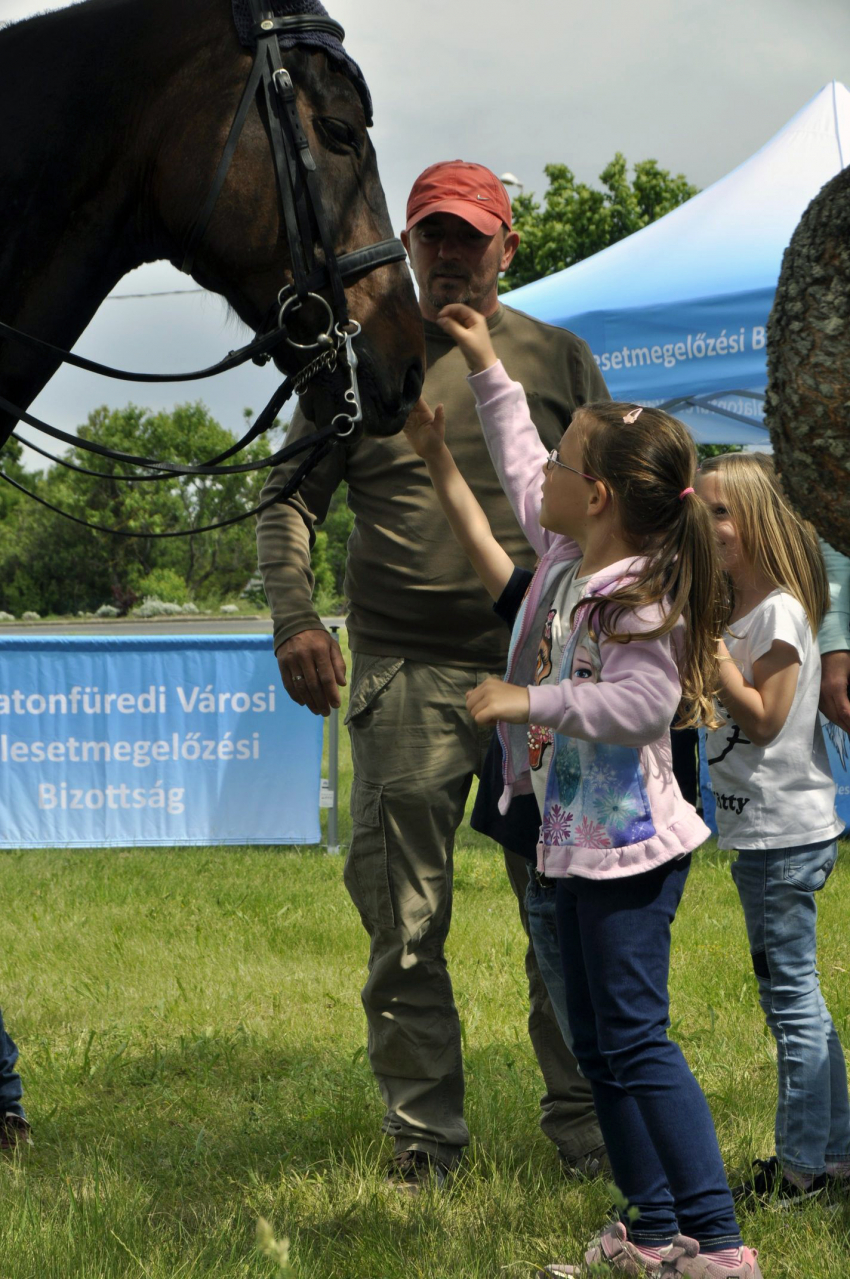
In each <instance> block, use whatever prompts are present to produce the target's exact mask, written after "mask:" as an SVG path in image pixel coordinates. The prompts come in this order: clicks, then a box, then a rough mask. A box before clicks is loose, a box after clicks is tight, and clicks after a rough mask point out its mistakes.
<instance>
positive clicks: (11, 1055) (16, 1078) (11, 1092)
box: [0, 1012, 24, 1119]
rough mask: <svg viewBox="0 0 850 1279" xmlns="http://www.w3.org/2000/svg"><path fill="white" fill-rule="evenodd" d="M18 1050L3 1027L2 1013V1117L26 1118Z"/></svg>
mask: <svg viewBox="0 0 850 1279" xmlns="http://www.w3.org/2000/svg"><path fill="white" fill-rule="evenodd" d="M17 1060H18V1050H17V1048H16V1047H15V1045H14V1043H13V1042H12V1039H11V1037H10V1036H9V1035H8V1033H7V1031H6V1027H5V1026H4V1025H3V1013H2V1012H0V1115H7V1114H13V1115H20V1117H21V1119H23V1118H24V1108H23V1106H22V1105H21V1097H22V1096H23V1094H24V1090H23V1088H22V1087H21V1077H20V1075H19V1074H17V1072H16V1071H15V1063H16V1062H17Z"/></svg>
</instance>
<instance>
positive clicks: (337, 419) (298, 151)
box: [0, 0, 405, 537]
mask: <svg viewBox="0 0 850 1279" xmlns="http://www.w3.org/2000/svg"><path fill="white" fill-rule="evenodd" d="M250 4H251V12H252V17H253V20H254V25H253V29H252V32H251V34H252V36H254V37H255V38H256V41H257V45H256V51H255V54H254V62H253V65H252V68H251V72H250V74H249V76H248V80H247V82H246V84H245V88H244V90H243V93H242V97H241V99H240V102H239V105H238V107H237V108H236V113H235V115H234V117H233V122H232V124H231V126H230V132H229V134H228V137H227V142H226V143H225V146H224V150H223V152H222V155H221V159H220V160H219V163H218V167H217V168H216V171H215V174H214V176H213V180H212V184H211V186H210V189H209V192H208V193H207V196H206V199H205V200H204V203H203V205H202V206H201V209H200V211H199V213H198V216H197V217H196V219H195V221H194V223H193V224H192V226H191V228H190V230H189V232H188V235H187V237H186V241H185V247H184V251H183V261H182V265H181V269H182V270H183V271H185V272H187V273H188V272H191V269H192V264H193V261H194V257H195V254H196V252H197V250H198V247H199V245H200V243H201V241H202V240H203V237H204V235H205V233H206V230H207V227H208V225H209V222H210V218H211V217H212V213H213V210H214V208H215V206H216V203H217V201H218V197H219V195H220V194H221V190H222V187H223V186H224V182H225V179H226V177H227V173H228V170H229V168H230V164H231V161H232V159H233V155H234V152H235V150H236V146H237V144H238V142H239V138H240V136H241V134H242V129H243V127H244V125H245V121H246V119H247V116H248V112H249V110H250V108H251V106H252V104H253V103H254V101H255V99H256V98H257V95H258V93H259V92H260V88H261V87H262V91H263V94H264V97H265V104H266V115H267V120H268V135H269V142H270V146H271V152H272V158H273V161H274V168H275V179H276V183H277V190H278V195H279V197H280V202H281V207H282V209H283V218H284V227H285V230H286V237H287V241H288V245H289V255H290V264H291V269H292V277H293V279H292V283H291V284H287V285H285V286H284V287H283V288H282V289H281V290H280V292H279V293H278V295H277V298H276V300H275V303H274V304H273V306H272V307H271V309H270V311H269V313H268V314H267V316H266V319H265V321H264V323H263V324H262V325H261V327H260V329H259V331H258V332H257V334H256V336H255V337H254V339H253V340H252V341H251V342H249V343H247V344H246V345H245V346H243V347H240V348H239V349H238V350H236V351H231V352H230V353H229V354H228V355H227V356H226V357H225V359H223V360H220V361H219V362H218V363H217V364H213V365H211V366H210V367H209V368H206V369H198V370H195V371H193V372H190V373H182V374H175V373H133V372H128V371H127V370H125V369H115V368H111V367H109V366H108V365H104V364H99V363H97V362H96V361H94V360H87V359H85V358H84V357H82V356H79V355H73V354H72V353H71V352H69V351H64V350H62V349H61V348H60V347H57V346H53V345H52V344H51V343H50V342H45V341H44V340H43V339H41V338H36V337H34V336H32V334H28V333H24V332H22V331H21V330H20V329H16V328H13V327H12V326H11V325H8V324H4V323H2V322H0V334H2V335H3V336H6V337H10V338H13V339H14V340H16V341H18V342H21V343H23V344H24V345H27V346H31V347H34V348H36V349H38V350H42V351H46V352H48V353H49V354H50V355H52V356H54V357H55V358H57V359H58V361H59V362H60V363H64V364H71V365H73V366H74V367H76V368H80V369H86V370H88V371H89V372H93V373H99V374H101V375H103V376H105V377H111V378H116V379H118V380H121V381H132V382H193V381H198V380H199V379H201V378H208V377H213V376H215V375H216V374H217V373H224V372H226V371H228V370H229V369H233V368H237V367H238V366H239V365H241V364H244V363H246V361H248V360H253V361H254V362H255V363H257V364H264V363H265V362H266V361H267V360H269V359H270V358H271V350H272V349H273V348H274V347H275V346H278V345H279V344H280V343H282V342H285V343H286V344H287V345H288V346H289V347H290V348H292V349H294V350H296V351H297V352H299V354H301V355H303V356H304V357H308V358H306V362H305V363H304V364H303V365H302V366H301V368H300V369H299V370H298V371H297V372H296V373H293V374H290V375H289V376H287V377H286V378H285V379H284V380H283V382H282V383H281V385H280V386H279V387H278V388H277V390H276V391H275V392H274V394H273V395H272V397H271V399H270V400H269V403H268V404H267V405H266V407H265V408H264V409H263V411H262V413H260V414H259V415H258V417H257V419H256V421H255V422H254V423H253V424H252V425H251V427H250V428H249V429H248V431H247V432H246V433H245V434H244V435H243V436H242V437H241V439H239V440H237V441H236V442H235V443H234V444H233V445H232V446H231V447H230V448H228V449H226V450H225V451H224V452H222V453H219V454H218V455H217V456H216V457H213V458H209V459H208V460H207V461H205V462H201V463H199V464H197V465H187V464H184V463H177V462H161V461H157V460H156V459H152V458H144V457H135V456H133V455H131V454H127V453H122V452H120V451H117V450H114V449H109V448H106V447H105V446H104V445H101V444H97V443H95V442H94V441H92V440H85V439H82V438H80V437H78V436H75V435H71V434H69V433H68V432H65V431H61V430H59V429H58V428H57V427H52V426H49V425H48V424H47V423H46V422H42V421H40V419H39V418H37V417H34V416H33V415H32V414H31V413H28V412H26V411H25V410H24V409H21V408H19V407H18V406H16V405H14V404H12V403H11V402H10V401H9V400H7V399H6V398H5V397H4V396H2V395H0V409H2V410H3V411H4V412H6V413H9V414H11V415H12V416H14V417H16V418H18V419H19V420H20V421H22V422H25V423H27V425H29V426H31V427H33V428H34V429H35V430H37V431H40V432H42V433H43V434H45V435H48V436H50V437H51V438H53V439H56V440H61V441H63V442H64V443H66V444H70V445H72V446H74V447H76V448H81V449H84V450H87V451H88V452H91V453H96V454H98V455H99V456H101V457H105V458H108V459H110V460H111V461H113V462H120V463H123V464H126V465H129V466H136V467H142V468H144V469H145V470H146V471H147V472H149V473H148V474H144V475H135V474H126V475H115V474H113V473H108V472H100V471H88V470H86V469H85V468H83V467H78V466H75V465H73V463H70V462H67V461H65V460H64V459H63V458H60V457H56V456H54V455H53V454H51V453H48V452H46V451H45V450H44V449H41V448H36V452H38V453H40V454H41V455H42V456H43V457H46V458H48V459H49V460H50V461H52V462H55V463H58V464H59V465H60V466H64V467H67V468H68V469H70V470H75V471H80V472H81V473H83V474H86V475H97V476H102V477H103V478H104V479H111V480H119V481H124V482H126V483H139V482H143V481H157V480H167V479H171V480H173V479H175V478H179V477H186V476H198V477H202V476H224V475H234V474H241V473H244V472H248V471H255V470H260V469H262V468H265V467H271V466H276V465H278V464H279V463H281V462H284V461H288V460H290V459H291V458H293V457H295V456H297V455H298V454H299V453H303V452H306V451H307V450H308V449H310V450H311V451H310V453H309V456H308V457H306V458H305V459H304V460H303V461H302V462H301V464H300V466H299V467H298V469H297V470H296V471H295V472H294V474H293V475H292V476H290V478H289V480H288V481H287V482H286V484H284V485H283V486H282V488H281V489H280V490H279V491H278V492H277V493H275V495H274V496H273V497H271V498H267V499H266V500H265V501H263V502H261V503H260V504H259V505H258V506H256V507H253V508H252V509H251V510H250V511H244V512H242V513H241V514H239V515H236V516H233V517H231V518H230V519H227V520H220V521H218V522H217V523H215V524H209V525H205V526H204V527H203V528H190V529H180V530H178V531H176V532H173V533H135V532H127V531H125V530H123V529H107V528H104V527H103V526H101V525H98V524H91V523H88V522H87V521H85V520H81V519H78V518H77V517H76V516H72V515H70V514H69V513H68V512H67V511H63V510H61V509H60V508H59V507H56V506H54V505H52V504H51V503H50V502H47V501H46V500H45V499H44V498H41V497H39V496H38V495H37V494H35V493H33V492H31V491H30V490H29V489H27V488H25V487H24V486H23V485H21V484H19V483H18V482H17V481H16V480H13V479H12V478H11V477H10V476H8V475H6V474H4V473H3V472H2V471H0V479H2V480H5V481H6V483H7V484H10V485H12V487H13V488H16V489H18V490H19V491H20V492H22V493H25V494H26V495H27V496H28V497H31V498H32V499H33V500H34V501H36V502H39V503H40V504H41V505H42V506H46V507H47V508H48V509H49V510H51V511H54V512H56V513H57V514H59V515H63V516H64V517H65V518H66V519H69V520H73V521H74V523H77V524H83V525H85V527H87V528H93V529H97V530H98V531H99V532H104V533H112V534H116V535H118V536H121V537H186V536H190V535H191V534H193V533H203V532H208V531H209V530H211V529H215V528H224V527H226V526H227V525H230V524H235V523H237V522H238V521H240V520H243V519H248V518H250V517H251V516H252V515H256V514H257V513H258V512H259V511H262V510H265V509H266V507H268V506H271V505H273V504H274V503H276V502H285V501H287V500H288V499H289V498H291V497H292V495H293V494H294V493H295V492H296V491H297V489H298V487H299V485H300V484H301V482H302V480H303V479H304V478H305V476H306V475H308V474H309V473H310V471H311V470H313V468H314V467H315V466H316V465H317V464H318V463H319V462H320V461H321V459H322V458H323V457H325V456H326V454H327V453H328V452H329V451H330V450H331V448H333V446H334V444H336V443H337V441H339V440H341V439H344V438H345V437H346V436H349V435H351V433H352V432H353V430H354V428H355V426H356V425H357V423H358V422H360V421H361V420H362V416H363V415H362V409H361V404H360V391H359V385H358V380H357V356H356V353H355V351H354V346H353V342H354V339H355V338H356V336H357V334H358V333H359V332H360V325H359V324H358V323H357V321H356V320H352V319H351V318H350V317H349V314H348V305H347V301H346V296H345V285H346V284H347V283H351V282H353V281H354V280H356V279H359V278H361V277H362V276H363V275H366V274H367V273H368V272H370V271H373V270H375V268H376V267H380V266H388V265H390V264H391V263H393V262H401V261H403V260H404V258H405V251H404V246H403V245H402V243H401V241H400V240H397V239H389V240H382V241H380V242H379V243H377V244H370V245H367V246H366V247H365V248H362V249H355V250H354V251H353V252H351V253H344V254H342V255H341V256H337V254H336V253H335V251H334V246H333V242H332V240H331V238H330V234H329V232H328V227H327V220H326V218H325V212H324V207H323V204H322V198H321V193H320V191H319V188H318V174H317V170H316V162H315V160H314V159H313V156H312V154H311V152H310V146H309V142H308V140H307V135H306V134H305V132H304V129H303V126H302V124H301V120H300V117H299V114H298V107H297V103H296V97H295V89H294V87H293V84H292V79H291V77H290V75H289V72H288V71H287V69H286V67H284V65H283V61H282V58H281V51H280V45H279V42H278V36H279V35H282V34H292V33H298V32H305V33H306V32H316V31H322V32H327V33H328V34H331V35H333V36H335V37H336V38H338V39H339V40H340V42H341V41H342V40H343V39H344V37H345V32H344V31H343V29H342V27H341V26H340V25H339V23H338V22H334V21H333V19H332V18H328V17H322V16H318V15H312V14H310V15H308V14H297V15H289V16H285V17H275V16H274V15H273V14H271V13H268V12H266V11H265V10H264V9H263V7H262V5H261V3H260V0H250ZM316 241H318V247H319V248H320V249H321V254H322V256H321V257H319V256H317V253H316ZM323 289H325V290H328V291H329V292H330V296H331V300H330V302H328V301H327V300H326V298H325V297H324V296H323V294H322V293H321V292H320V291H319V290H323ZM307 302H311V303H312V304H313V305H314V306H316V307H318V308H320V310H321V312H322V313H323V315H324V322H323V324H322V326H321V327H320V329H319V331H318V333H317V334H316V337H315V339H314V341H312V342H296V341H295V340H294V339H293V338H292V337H290V336H289V334H288V331H287V323H286V322H287V319H290V320H291V319H293V318H294V317H295V315H296V314H297V313H298V312H299V311H300V310H301V308H302V307H303V306H304V305H305V303H307ZM340 361H342V362H343V363H344V366H345V368H346V370H347V373H348V387H347V389H346V390H345V392H344V396H343V399H344V402H345V408H344V409H343V410H342V411H341V412H339V413H337V414H335V415H334V417H333V418H332V420H331V424H330V426H328V427H326V428H324V429H323V430H321V431H318V432H317V433H316V434H315V435H313V436H306V437H303V438H302V439H300V440H296V441H295V442H294V443H292V444H289V445H285V446H284V447H283V448H281V449H279V450H278V451H277V452H276V453H273V454H272V455H271V456H270V457H268V458H263V459H262V460H261V461H258V462H244V463H241V464H237V465H234V466H223V465H222V463H223V462H225V461H226V459H228V458H230V457H232V456H233V455H234V454H235V453H238V452H240V451H241V450H242V449H243V448H245V447H246V446H247V445H248V444H250V443H251V441H252V440H254V439H256V438H257V437H258V436H259V435H261V434H262V433H263V432H264V431H267V430H268V429H269V428H270V427H271V426H272V425H273V424H274V421H275V419H276V417H277V414H278V413H279V411H280V409H281V408H282V406H283V405H284V404H285V403H286V401H287V400H288V399H289V398H290V397H291V396H292V394H293V392H295V393H297V394H299V395H300V394H301V393H302V392H303V391H304V390H306V388H307V386H308V385H309V383H310V382H311V381H312V379H313V378H314V377H315V376H316V375H317V374H318V373H320V372H322V371H327V372H332V371H333V370H334V369H335V368H336V367H337V365H338V364H339V363H340ZM14 438H16V439H20V437H19V436H17V435H15V436H14ZM21 442H22V443H27V441H26V440H23V441H21ZM31 447H32V446H31Z"/></svg>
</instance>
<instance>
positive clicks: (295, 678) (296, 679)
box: [292, 675, 304, 684]
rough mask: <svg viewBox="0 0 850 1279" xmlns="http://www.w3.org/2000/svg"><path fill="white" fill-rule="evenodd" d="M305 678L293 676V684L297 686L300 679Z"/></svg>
mask: <svg viewBox="0 0 850 1279" xmlns="http://www.w3.org/2000/svg"><path fill="white" fill-rule="evenodd" d="M303 678H304V676H303V675H293V676H292V682H293V684H297V683H298V681H299V680H300V679H303Z"/></svg>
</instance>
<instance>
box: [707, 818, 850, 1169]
mask: <svg viewBox="0 0 850 1279" xmlns="http://www.w3.org/2000/svg"><path fill="white" fill-rule="evenodd" d="M836 851H837V850H836V846H835V842H834V841H833V840H829V841H827V842H826V843H820V844H804V845H801V846H799V847H797V848H771V849H768V850H764V849H747V850H741V851H739V852H738V858H737V861H735V862H734V863H733V865H732V878H733V879H734V880H735V885H736V887H737V889H738V895H739V897H740V898H741V905H742V906H743V908H744V918H745V919H746V921H747V936H748V938H749V941H750V952H751V954H752V959H753V968H754V970H755V974H756V977H757V979H758V986H759V1001H760V1003H761V1006H762V1008H763V1009H764V1015H765V1017H766V1019H767V1024H768V1026H769V1027H770V1030H771V1033H772V1034H773V1037H774V1039H775V1040H776V1061H777V1070H778V1076H779V1090H778V1099H777V1106H776V1153H777V1155H778V1156H779V1159H780V1160H781V1162H782V1163H783V1164H784V1165H785V1166H786V1167H788V1168H790V1169H791V1170H792V1171H794V1172H800V1173H813V1174H818V1173H821V1172H823V1170H824V1165H825V1164H827V1163H838V1162H843V1161H845V1160H848V1159H850V1103H849V1102H848V1097H847V1070H846V1067H845V1064H844V1053H843V1051H842V1048H841V1043H840V1041H839V1039H838V1035H837V1034H836V1030H835V1027H834V1025H833V1024H832V1018H831V1017H830V1015H829V1010H828V1008H827V1006H826V1004H825V1003H824V999H823V995H822V994H821V989H820V983H819V981H818V970H817V967H816V938H815V931H816V926H817V917H818V908H817V903H816V902H815V893H816V892H818V891H819V889H821V888H823V886H824V884H825V883H826V881H827V879H828V878H829V874H830V872H831V870H832V868H833V866H834V865H835V857H836Z"/></svg>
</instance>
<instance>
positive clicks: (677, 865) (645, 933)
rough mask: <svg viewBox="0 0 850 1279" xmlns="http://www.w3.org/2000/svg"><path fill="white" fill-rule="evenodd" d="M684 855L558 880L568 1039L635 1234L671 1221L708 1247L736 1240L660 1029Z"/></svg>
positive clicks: (670, 1226)
mask: <svg viewBox="0 0 850 1279" xmlns="http://www.w3.org/2000/svg"><path fill="white" fill-rule="evenodd" d="M690 863H691V859H690V857H689V856H688V857H683V858H679V859H677V860H676V861H671V862H667V863H666V864H665V865H663V866H661V867H659V868H658V869H657V870H653V871H647V872H646V873H645V874H643V875H629V876H626V877H624V878H622V879H606V880H591V879H582V878H580V877H579V876H574V877H572V878H568V879H562V880H559V882H558V888H557V915H558V935H559V939H560V943H561V957H562V960H563V965H564V982H565V986H566V1000H567V1011H568V1014H569V1019H570V1028H571V1030H572V1041H573V1042H572V1047H573V1052H574V1053H575V1055H576V1058H577V1060H578V1063H579V1065H580V1067H581V1070H582V1074H583V1075H585V1077H586V1078H587V1079H589V1080H590V1083H591V1086H592V1088H593V1100H594V1103H595V1105H596V1113H597V1116H598V1118H599V1126H600V1128H601V1129H602V1136H603V1137H604V1139H605V1145H606V1147H607V1149H608V1157H609V1159H610V1161H611V1168H612V1170H613V1173H614V1180H615V1182H616V1184H617V1186H618V1187H619V1189H620V1190H621V1192H622V1193H623V1195H624V1196H625V1197H626V1198H627V1199H628V1201H629V1205H630V1207H632V1208H637V1210H638V1212H639V1214H640V1215H639V1217H638V1219H637V1220H636V1221H635V1222H634V1224H631V1225H630V1224H629V1223H628V1220H627V1219H626V1216H625V1214H624V1224H625V1225H626V1226H627V1228H628V1231H629V1236H630V1237H631V1238H632V1239H633V1240H634V1242H635V1243H642V1244H646V1245H648V1246H660V1247H663V1246H664V1245H665V1244H668V1243H669V1242H670V1241H671V1240H672V1238H673V1236H674V1235H675V1234H676V1233H677V1231H679V1230H680V1231H681V1232H682V1233H683V1234H686V1235H689V1236H690V1237H691V1238H693V1239H696V1240H697V1241H698V1242H699V1244H700V1245H701V1246H702V1247H703V1248H706V1249H707V1250H709V1251H710V1250H712V1249H719V1248H723V1247H734V1246H736V1245H738V1244H740V1242H741V1236H740V1233H739V1231H738V1225H737V1222H736V1221H735V1212H734V1209H733V1206H732V1196H731V1194H730V1193H729V1186H728V1184H727V1181H726V1175H725V1173H724V1170H723V1160H722V1159H721V1156H720V1150H719V1148H718V1145H717V1137H716V1135H715V1132H714V1124H713V1123H712V1119H711V1113H710V1111H709V1109H708V1103H707V1102H706V1100H705V1097H704V1096H703V1093H702V1090H701V1088H700V1086H699V1084H698V1083H697V1081H696V1080H695V1079H694V1077H693V1075H692V1074H691V1072H690V1070H689V1068H688V1065H687V1062H686V1061H685V1058H684V1056H683V1055H682V1051H681V1049H680V1048H679V1046H678V1044H675V1043H673V1042H672V1041H671V1040H670V1039H668V1037H667V1027H668V1026H669V1024H670V1018H669V995H668V992H667V978H668V974H669V967H670V925H671V924H672V922H673V918H674V916H675V914H676V908H677V907H678V905H679V901H680V900H681V897H682V892H683V890H684V887H685V880H686V879H687V877H688V870H689V869H690Z"/></svg>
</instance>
